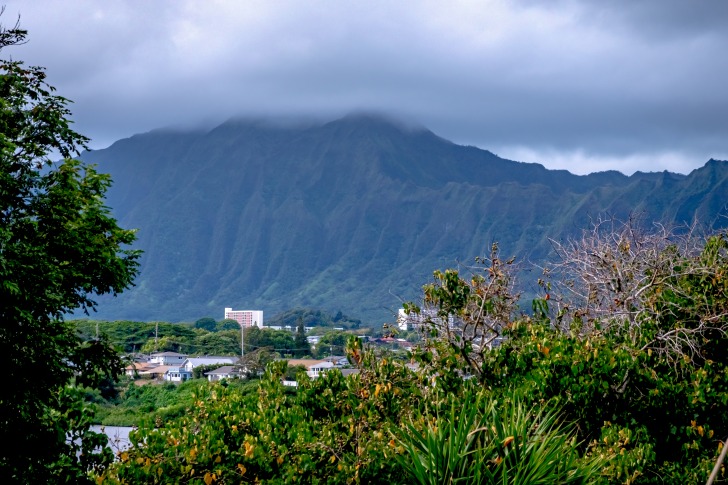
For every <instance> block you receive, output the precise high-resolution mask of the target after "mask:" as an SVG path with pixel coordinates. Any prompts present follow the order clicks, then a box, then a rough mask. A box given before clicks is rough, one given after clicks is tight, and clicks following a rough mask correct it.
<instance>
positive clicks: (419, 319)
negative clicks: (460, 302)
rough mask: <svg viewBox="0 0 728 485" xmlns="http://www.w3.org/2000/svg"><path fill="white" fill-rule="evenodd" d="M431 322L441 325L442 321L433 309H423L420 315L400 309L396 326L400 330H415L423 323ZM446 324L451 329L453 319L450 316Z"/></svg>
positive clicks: (453, 322)
mask: <svg viewBox="0 0 728 485" xmlns="http://www.w3.org/2000/svg"><path fill="white" fill-rule="evenodd" d="M428 321H432V322H433V323H435V324H442V320H441V318H440V317H439V316H437V311H436V310H434V309H429V308H423V309H422V310H421V311H420V313H410V314H409V315H408V314H407V312H405V311H404V308H400V309H399V312H398V313H397V326H398V327H399V329H400V330H415V329H418V328H420V327H422V324H424V323H425V322H428ZM447 324H448V326H450V327H453V326H454V324H455V319H454V318H453V316H452V315H449V316H448V317H447Z"/></svg>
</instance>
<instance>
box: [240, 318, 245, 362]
mask: <svg viewBox="0 0 728 485" xmlns="http://www.w3.org/2000/svg"><path fill="white" fill-rule="evenodd" d="M243 357H245V325H244V324H243V322H240V358H241V359H242V358H243Z"/></svg>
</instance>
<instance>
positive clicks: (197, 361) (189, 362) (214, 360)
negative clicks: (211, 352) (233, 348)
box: [182, 356, 238, 372]
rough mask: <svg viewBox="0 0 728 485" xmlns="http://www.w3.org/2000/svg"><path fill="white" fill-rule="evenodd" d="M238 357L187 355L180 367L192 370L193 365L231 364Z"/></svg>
mask: <svg viewBox="0 0 728 485" xmlns="http://www.w3.org/2000/svg"><path fill="white" fill-rule="evenodd" d="M237 360H238V357H220V356H209V357H189V358H187V359H186V360H185V361H184V363H183V364H182V367H183V368H184V369H185V370H186V371H189V372H192V371H193V370H194V368H195V367H199V366H201V365H218V364H220V365H232V364H234V363H235V362H237Z"/></svg>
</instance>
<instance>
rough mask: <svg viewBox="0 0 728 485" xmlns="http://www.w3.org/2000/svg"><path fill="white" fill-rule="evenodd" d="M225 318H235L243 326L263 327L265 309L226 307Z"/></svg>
mask: <svg viewBox="0 0 728 485" xmlns="http://www.w3.org/2000/svg"><path fill="white" fill-rule="evenodd" d="M224 318H225V319H230V320H235V321H236V322H238V323H239V324H240V325H242V326H243V327H246V328H247V327H262V326H263V310H233V309H232V308H226V309H225V317H224Z"/></svg>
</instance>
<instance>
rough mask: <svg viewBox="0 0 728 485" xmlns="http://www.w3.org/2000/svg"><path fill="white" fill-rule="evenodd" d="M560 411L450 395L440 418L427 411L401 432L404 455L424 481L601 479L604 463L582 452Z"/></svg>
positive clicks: (516, 484) (427, 484)
mask: <svg viewBox="0 0 728 485" xmlns="http://www.w3.org/2000/svg"><path fill="white" fill-rule="evenodd" d="M558 417H559V415H558V413H557V412H556V411H553V410H550V411H547V410H544V409H540V408H529V407H527V406H526V405H525V404H524V403H523V402H522V401H520V400H515V401H512V402H508V403H503V404H500V403H498V402H497V401H495V400H492V399H491V400H484V399H482V398H480V397H479V396H477V395H472V394H470V395H467V396H466V397H464V398H455V397H451V398H450V403H449V405H445V406H444V411H441V412H437V413H435V417H434V418H431V419H428V418H427V417H425V416H420V418H419V419H418V420H415V421H413V422H411V423H410V424H408V425H406V426H405V428H404V429H402V430H400V431H399V432H398V434H397V440H398V441H399V443H400V445H401V446H402V447H403V448H404V453H403V454H401V455H398V458H397V459H398V460H399V462H400V464H401V465H402V466H403V468H404V469H405V470H407V472H408V473H409V475H410V478H411V479H412V480H413V481H414V482H415V483H419V484H422V485H434V484H483V483H492V484H502V485H506V484H513V485H524V484H533V485H535V484H555V483H558V484H588V483H594V482H595V481H596V480H597V479H598V477H599V474H600V470H601V468H602V463H601V462H600V461H599V460H598V459H594V458H581V457H580V456H579V452H578V450H577V443H576V440H575V438H574V437H573V433H572V432H571V431H570V429H569V427H568V426H562V425H560V423H559V422H558Z"/></svg>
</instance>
